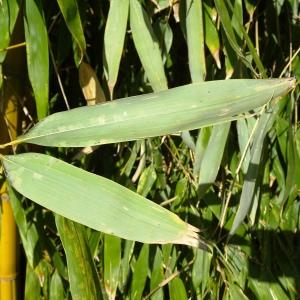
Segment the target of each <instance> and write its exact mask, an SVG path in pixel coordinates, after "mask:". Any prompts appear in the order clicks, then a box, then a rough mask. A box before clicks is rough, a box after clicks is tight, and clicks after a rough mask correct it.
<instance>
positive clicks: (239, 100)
mask: <svg viewBox="0 0 300 300" xmlns="http://www.w3.org/2000/svg"><path fill="white" fill-rule="evenodd" d="M294 84H295V81H294V79H282V80H281V79H275V80H251V79H248V80H247V79H241V80H221V81H210V82H205V83H195V84H191V85H186V86H182V87H178V88H174V89H169V90H167V91H161V92H158V93H153V94H148V95H140V96H135V97H129V98H125V99H120V100H115V101H113V102H110V103H105V104H101V105H95V106H93V107H80V108H75V109H72V110H70V111H66V112H60V113H56V114H53V115H51V116H49V117H48V118H46V119H45V120H43V121H42V122H40V123H39V124H37V125H36V126H35V127H33V128H32V129H31V130H30V131H29V132H28V133H27V134H25V135H23V136H20V137H19V138H18V139H17V140H16V141H14V142H13V143H15V144H17V143H22V142H28V143H33V144H38V145H44V146H58V147H69V146H73V147H81V146H93V145H100V144H107V143H116V142H123V141H130V140H137V139H142V138H147V137H153V136H159V135H166V134H172V133H177V132H179V131H184V130H191V129H197V128H200V127H205V126H209V125H212V124H217V123H221V122H225V121H230V120H233V119H238V118H239V117H240V116H239V114H242V113H245V112H247V111H249V110H252V109H255V108H258V107H260V106H262V105H264V104H266V103H267V102H268V101H269V100H270V99H271V98H277V97H280V96H281V95H284V94H286V93H287V92H288V91H289V90H290V89H291V88H293V86H294ZM182 99H185V101H182Z"/></svg>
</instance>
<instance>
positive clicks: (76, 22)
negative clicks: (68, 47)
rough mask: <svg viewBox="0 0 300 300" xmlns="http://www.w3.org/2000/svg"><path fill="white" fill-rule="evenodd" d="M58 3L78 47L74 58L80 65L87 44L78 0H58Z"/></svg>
mask: <svg viewBox="0 0 300 300" xmlns="http://www.w3.org/2000/svg"><path fill="white" fill-rule="evenodd" d="M57 3H58V5H59V8H60V10H61V13H62V15H63V17H64V19H65V22H66V25H67V27H68V29H69V31H70V32H71V34H72V37H73V39H74V40H75V43H76V47H75V53H74V58H75V63H76V65H77V66H79V64H80V63H81V61H82V58H83V55H84V53H85V49H86V44H85V37H84V33H83V28H82V24H81V20H80V13H79V9H78V5H77V0H57Z"/></svg>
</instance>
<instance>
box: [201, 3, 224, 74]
mask: <svg viewBox="0 0 300 300" xmlns="http://www.w3.org/2000/svg"><path fill="white" fill-rule="evenodd" d="M211 15H212V13H211V11H210V9H209V8H208V6H207V5H205V4H204V22H205V23H204V24H205V26H204V29H205V43H206V45H207V48H208V50H209V51H210V53H211V55H212V56H213V58H214V60H215V61H216V64H217V67H218V68H219V69H220V68H221V62H220V40H219V34H218V30H217V28H216V25H215V24H214V22H213V20H212V16H211Z"/></svg>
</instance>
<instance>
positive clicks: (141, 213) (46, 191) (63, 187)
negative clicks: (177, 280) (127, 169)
mask: <svg viewBox="0 0 300 300" xmlns="http://www.w3.org/2000/svg"><path fill="white" fill-rule="evenodd" d="M3 164H4V167H5V170H6V173H7V176H8V179H9V181H10V183H11V185H12V186H13V187H14V188H15V189H16V190H17V191H19V192H20V193H21V194H23V195H24V196H25V197H27V198H29V199H31V200H33V201H34V202H36V203H38V204H40V205H42V206H44V207H46V208H48V209H50V210H52V211H54V212H56V213H58V214H60V215H62V216H65V217H66V218H69V219H71V220H73V221H76V222H78V223H81V224H84V225H86V226H89V227H91V228H94V229H96V230H99V231H103V232H105V233H109V234H113V235H117V236H119V237H123V238H125V239H129V240H136V241H141V242H144V243H162V244H164V243H179V244H187V245H192V246H198V245H199V237H198V236H197V234H196V232H197V231H198V230H197V228H195V227H193V226H191V225H189V224H187V223H185V222H183V221H182V220H181V219H180V218H179V217H177V216H176V215H175V214H173V213H171V212H170V211H168V210H166V209H164V208H162V207H161V206H159V205H157V204H155V203H154V202H151V201H149V200H147V199H145V198H143V197H142V196H140V195H138V194H136V193H134V192H132V191H130V190H128V189H126V188H125V187H123V186H121V185H119V184H117V183H114V182H113V181H111V180H108V179H106V178H103V177H100V176H97V175H94V174H91V173H89V172H86V171H84V170H81V169H79V168H77V167H74V166H71V165H69V164H67V163H65V162H63V161H60V160H58V159H56V158H54V157H51V156H47V155H43V154H37V153H26V154H20V155H13V156H5V157H3ZM203 247H205V245H204V244H203Z"/></svg>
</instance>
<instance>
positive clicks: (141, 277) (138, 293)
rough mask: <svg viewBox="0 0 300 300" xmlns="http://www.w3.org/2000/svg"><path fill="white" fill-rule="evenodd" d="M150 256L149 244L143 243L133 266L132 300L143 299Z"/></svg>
mask: <svg viewBox="0 0 300 300" xmlns="http://www.w3.org/2000/svg"><path fill="white" fill-rule="evenodd" d="M148 258H149V245H143V247H142V249H141V251H140V254H139V257H138V259H137V261H136V263H135V264H134V266H133V272H132V273H133V278H132V283H131V293H130V295H131V297H130V299H132V300H139V299H142V294H143V291H144V288H145V283H146V279H147V274H148V268H149V266H148Z"/></svg>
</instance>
